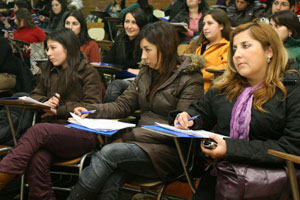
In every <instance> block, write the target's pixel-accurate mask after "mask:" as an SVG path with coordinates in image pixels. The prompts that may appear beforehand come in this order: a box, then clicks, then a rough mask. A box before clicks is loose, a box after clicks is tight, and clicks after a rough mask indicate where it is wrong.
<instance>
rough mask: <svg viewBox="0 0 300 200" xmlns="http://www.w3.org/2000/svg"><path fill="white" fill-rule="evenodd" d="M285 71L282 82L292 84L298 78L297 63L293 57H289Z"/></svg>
mask: <svg viewBox="0 0 300 200" xmlns="http://www.w3.org/2000/svg"><path fill="white" fill-rule="evenodd" d="M287 66H288V67H287V72H286V73H285V75H284V77H283V79H282V82H283V83H284V84H294V83H297V82H298V80H299V73H298V70H299V65H298V63H297V61H296V60H295V59H289V61H288V64H287Z"/></svg>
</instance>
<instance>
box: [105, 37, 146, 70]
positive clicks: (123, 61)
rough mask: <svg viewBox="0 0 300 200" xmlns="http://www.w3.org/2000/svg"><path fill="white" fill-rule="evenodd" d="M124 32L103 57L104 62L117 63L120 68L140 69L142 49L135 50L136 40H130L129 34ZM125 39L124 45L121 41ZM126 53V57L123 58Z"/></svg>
mask: <svg viewBox="0 0 300 200" xmlns="http://www.w3.org/2000/svg"><path fill="white" fill-rule="evenodd" d="M124 34H125V33H122V34H120V35H118V36H117V37H116V38H115V43H114V44H113V46H112V48H111V49H110V50H109V52H108V53H107V55H106V56H105V57H104V58H103V60H102V61H103V62H105V63H110V64H113V65H115V66H116V67H118V68H120V69H127V68H134V69H138V67H139V64H138V63H139V62H140V61H141V55H142V51H141V49H140V48H138V49H137V50H136V52H135V50H134V49H135V40H136V39H133V40H129V38H128V36H126V35H124ZM124 40H125V43H124V46H122V45H121V43H122V42H123V41H124ZM122 55H124V58H122Z"/></svg>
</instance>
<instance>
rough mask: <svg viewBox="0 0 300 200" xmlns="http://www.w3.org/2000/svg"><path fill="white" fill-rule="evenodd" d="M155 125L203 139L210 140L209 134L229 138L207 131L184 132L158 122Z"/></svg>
mask: <svg viewBox="0 0 300 200" xmlns="http://www.w3.org/2000/svg"><path fill="white" fill-rule="evenodd" d="M155 123H156V124H157V125H158V126H160V127H163V128H165V129H169V130H172V131H176V132H179V133H183V134H187V135H193V136H196V137H201V138H209V137H208V135H209V134H212V135H217V136H219V137H221V138H226V137H227V136H224V135H220V134H217V133H214V132H210V131H205V130H183V129H178V128H175V127H174V126H169V125H167V124H160V123H157V122H155Z"/></svg>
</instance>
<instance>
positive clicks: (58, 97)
mask: <svg viewBox="0 0 300 200" xmlns="http://www.w3.org/2000/svg"><path fill="white" fill-rule="evenodd" d="M53 96H54V97H55V98H57V99H58V104H59V105H60V106H61V102H60V100H59V99H60V96H57V94H56V93H54V94H53Z"/></svg>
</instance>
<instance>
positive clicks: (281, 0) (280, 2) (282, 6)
mask: <svg viewBox="0 0 300 200" xmlns="http://www.w3.org/2000/svg"><path fill="white" fill-rule="evenodd" d="M294 7H295V0H274V1H273V3H272V9H271V10H272V14H274V13H276V12H278V11H281V10H290V11H293V10H294Z"/></svg>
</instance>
